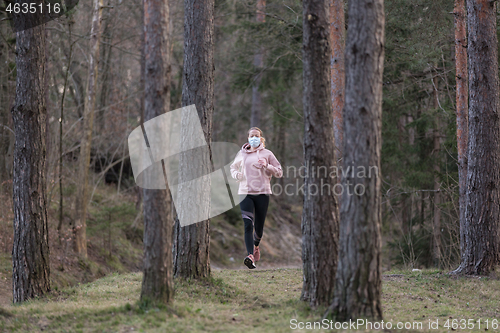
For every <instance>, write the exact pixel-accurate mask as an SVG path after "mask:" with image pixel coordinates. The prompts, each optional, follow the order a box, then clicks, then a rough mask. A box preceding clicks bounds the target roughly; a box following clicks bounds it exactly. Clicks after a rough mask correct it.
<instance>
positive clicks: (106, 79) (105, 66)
mask: <svg viewBox="0 0 500 333" xmlns="http://www.w3.org/2000/svg"><path fill="white" fill-rule="evenodd" d="M110 5H111V3H110V2H109V1H108V6H110ZM112 17H113V16H112V15H111V12H110V10H109V9H108V12H107V15H106V19H105V24H104V29H103V32H102V36H103V38H106V39H107V41H108V44H107V45H106V44H104V45H103V47H102V52H101V59H102V68H101V70H102V80H101V89H100V95H99V111H98V112H97V114H96V122H97V124H96V125H97V126H96V133H97V134H102V133H104V130H105V124H106V116H105V115H106V111H105V109H104V108H105V107H106V104H107V101H108V98H109V85H110V74H109V72H110V68H111V55H112V53H113V52H112V51H113V48H112V47H111V43H112V42H113V33H114V31H113V30H112V29H111V19H112Z"/></svg>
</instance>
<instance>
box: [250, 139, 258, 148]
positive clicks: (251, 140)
mask: <svg viewBox="0 0 500 333" xmlns="http://www.w3.org/2000/svg"><path fill="white" fill-rule="evenodd" d="M248 143H249V144H250V146H252V147H253V148H256V147H258V146H259V145H260V138H259V137H256V136H252V137H251V138H248Z"/></svg>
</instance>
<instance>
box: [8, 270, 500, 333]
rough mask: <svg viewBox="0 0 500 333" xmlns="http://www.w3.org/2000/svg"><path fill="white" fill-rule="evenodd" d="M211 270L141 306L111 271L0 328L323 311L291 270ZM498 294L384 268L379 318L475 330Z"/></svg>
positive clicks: (493, 284)
mask: <svg viewBox="0 0 500 333" xmlns="http://www.w3.org/2000/svg"><path fill="white" fill-rule="evenodd" d="M212 275H213V276H212V278H210V279H207V280H205V281H183V280H176V281H175V300H174V302H173V304H171V305H169V306H167V307H162V308H149V309H148V308H144V307H141V306H140V304H139V295H140V289H141V278H142V276H141V274H140V273H131V274H122V275H119V274H112V275H110V276H107V277H104V278H102V279H99V280H96V281H94V282H92V283H88V284H82V285H77V286H74V287H71V288H66V289H63V290H62V291H59V292H54V293H53V294H51V295H49V296H47V297H46V298H45V299H38V300H31V301H28V302H25V303H23V304H22V305H16V306H14V305H11V306H7V307H5V308H4V309H3V312H0V332H3V331H6V332H11V331H13V332H14V331H15V332H25V331H35V332H36V331H40V330H42V329H43V330H44V332H45V331H49V332H129V331H132V329H133V331H139V332H207V331H208V332H289V331H291V329H290V320H291V319H293V318H295V319H297V320H298V321H305V322H307V321H318V320H320V319H321V316H322V314H323V311H324V309H319V310H311V309H310V308H309V306H308V305H307V304H305V303H303V302H301V301H300V300H299V297H300V293H301V288H302V272H301V270H299V269H271V270H258V269H257V270H214V271H213V272H212ZM499 298H500V282H499V281H498V280H496V279H488V278H450V277H448V276H446V275H445V274H443V273H441V272H439V271H437V270H429V271H422V272H408V271H398V272H389V275H387V274H386V275H385V276H384V280H383V296H382V302H383V303H382V304H383V312H384V322H392V323H393V325H396V323H397V322H411V323H413V322H421V323H422V324H423V329H421V330H415V331H418V332H423V331H426V332H427V331H430V330H429V329H428V323H429V319H430V320H433V321H436V320H439V330H433V332H445V331H449V330H448V329H446V328H445V327H444V324H445V322H446V320H448V319H449V320H450V324H451V323H452V322H451V321H452V320H453V319H456V320H457V321H458V323H460V320H461V319H474V320H478V319H481V320H482V323H483V324H482V325H483V326H482V327H481V330H479V329H477V324H476V329H475V330H473V331H478V332H479V331H482V332H483V331H484V325H485V324H484V321H485V320H486V319H489V321H490V323H491V320H493V319H495V318H496V319H498V318H500V309H499V308H500V302H498V299H499ZM2 313H6V314H7V315H5V316H2ZM490 325H491V324H490ZM458 330H460V329H458ZM299 331H300V330H299ZM302 331H307V330H302ZM315 331H316V332H318V331H321V330H315ZM403 331H408V330H403ZM461 331H463V332H468V331H470V330H469V329H465V330H461ZM489 331H495V329H493V328H492V327H491V326H490V329H489Z"/></svg>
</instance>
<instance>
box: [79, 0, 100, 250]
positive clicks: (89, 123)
mask: <svg viewBox="0 0 500 333" xmlns="http://www.w3.org/2000/svg"><path fill="white" fill-rule="evenodd" d="M102 6H103V0H94V5H93V15H92V29H91V31H90V50H91V51H90V56H89V73H88V80H87V89H86V90H87V93H86V95H85V104H84V111H83V136H82V140H81V143H80V159H79V161H78V162H79V166H78V183H77V192H76V201H75V225H74V227H73V233H74V238H75V243H74V244H75V252H76V253H78V254H79V255H81V256H82V257H83V258H87V222H86V219H87V205H88V200H89V198H88V192H89V188H88V186H89V185H88V182H89V165H90V148H91V144H92V129H93V124H94V108H95V100H96V87H97V73H98V65H99V44H100V38H101V23H102V22H101V21H102Z"/></svg>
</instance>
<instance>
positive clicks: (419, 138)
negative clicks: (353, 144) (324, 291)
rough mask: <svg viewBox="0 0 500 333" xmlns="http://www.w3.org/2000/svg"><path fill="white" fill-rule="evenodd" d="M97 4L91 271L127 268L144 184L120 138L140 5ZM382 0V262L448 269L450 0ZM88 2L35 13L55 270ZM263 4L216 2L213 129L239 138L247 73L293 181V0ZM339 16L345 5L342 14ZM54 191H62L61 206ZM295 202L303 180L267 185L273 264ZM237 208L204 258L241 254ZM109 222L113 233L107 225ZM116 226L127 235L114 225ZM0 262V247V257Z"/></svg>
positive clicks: (4, 70)
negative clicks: (61, 12)
mask: <svg viewBox="0 0 500 333" xmlns="http://www.w3.org/2000/svg"><path fill="white" fill-rule="evenodd" d="M105 4H106V7H105V8H104V10H103V23H102V27H103V30H102V37H101V47H100V60H99V68H98V71H99V75H98V85H97V97H96V109H95V120H94V127H93V139H92V148H91V167H92V170H93V171H94V172H92V173H91V175H90V184H91V187H90V188H91V190H90V193H91V196H92V199H91V202H92V208H91V209H90V211H89V214H90V218H89V221H88V226H89V231H88V233H89V239H90V244H91V245H89V253H90V256H91V257H93V258H100V259H99V260H100V261H104V262H106V265H105V266H103V267H105V268H102V267H101V266H99V263H97V264H93V263H89V262H87V263H80V268H83V270H84V271H88V272H90V273H91V275H95V274H97V273H100V274H104V273H105V272H106V271H107V270H111V271H112V270H118V271H120V270H125V269H137V268H138V265H140V256H141V244H142V234H141V210H142V209H141V200H142V199H141V191H140V190H138V188H137V186H135V182H134V180H133V175H132V170H131V167H130V162H129V159H128V148H127V137H128V135H129V133H130V131H131V130H132V129H134V128H136V127H137V126H139V125H140V121H141V112H142V109H141V99H142V98H143V97H142V96H143V90H144V88H143V81H142V80H141V61H142V58H141V45H142V44H141V36H142V34H141V32H142V18H143V13H142V4H141V2H137V1H132V0H116V1H107V3H106V1H105ZM182 10H183V6H182V2H172V5H171V18H172V20H173V25H174V29H173V31H174V34H173V36H172V38H173V40H172V44H171V47H172V50H173V59H172V86H171V109H172V110H173V109H176V108H179V107H181V91H182V68H183V63H182V61H183V60H182V59H183V12H182ZM385 11H386V45H385V64H384V80H383V82H384V86H383V89H384V90H383V130H382V138H383V145H382V155H381V156H382V170H381V174H382V177H383V178H382V179H383V183H382V195H383V201H382V209H383V224H382V228H383V229H382V232H383V234H382V235H383V245H384V247H383V249H384V250H383V263H384V266H383V268H384V269H391V267H392V266H399V267H409V268H423V267H439V268H453V267H456V266H457V264H458V263H459V256H460V245H459V222H458V221H459V205H458V168H457V157H456V156H457V143H456V115H455V74H454V73H455V68H454V48H455V44H454V26H453V14H452V13H451V12H452V11H453V1H449V0H448V1H444V0H386V1H385ZM91 12H92V8H91V4H90V3H89V2H87V1H80V3H79V4H78V5H77V6H76V8H75V9H73V10H72V11H70V13H69V14H68V15H65V16H63V17H61V18H59V19H56V20H54V21H51V22H49V23H48V24H47V25H46V33H47V51H46V53H47V55H48V58H47V71H46V78H45V79H46V84H47V86H48V87H49V89H48V92H47V106H48V117H47V128H48V131H47V137H48V140H47V172H48V173H47V177H48V179H47V184H48V185H47V186H48V189H47V193H48V198H47V199H48V207H49V233H50V237H51V239H52V238H53V239H54V240H53V242H54V244H57V242H56V240H57V241H58V242H59V243H58V244H59V245H57V246H56V247H52V248H51V255H53V256H57V262H58V264H57V267H58V268H59V271H60V272H63V271H64V269H65V265H69V264H68V262H70V259H67V257H71V254H70V252H69V251H70V248H71V247H70V246H69V245H64V244H66V243H69V242H70V241H71V240H70V236H69V235H70V233H65V230H66V229H68V230H69V225H70V223H72V219H73V218H72V214H73V210H74V203H73V202H74V196H75V188H76V181H77V171H76V166H77V160H78V156H79V148H80V142H81V138H82V137H83V128H82V121H81V120H82V115H83V105H84V98H85V82H86V78H87V72H88V66H89V63H88V59H89V52H90V45H89V35H90V28H91ZM265 13H266V15H265V20H264V22H257V21H256V19H255V18H256V4H255V2H253V1H236V0H229V1H222V0H216V1H215V55H214V58H215V109H214V115H213V117H214V118H213V119H214V121H213V125H214V126H213V133H212V140H213V141H219V142H220V141H226V142H233V143H236V144H238V145H241V144H243V143H244V142H245V141H246V131H247V130H248V128H249V127H250V116H251V112H250V110H251V108H252V91H253V87H254V85H255V82H258V83H259V84H258V91H259V92H260V96H261V98H262V104H261V120H260V124H259V125H258V126H259V127H260V128H261V129H262V130H263V132H264V136H265V138H266V146H267V147H269V149H271V150H272V151H273V152H274V153H275V155H276V157H277V158H278V160H279V161H280V162H281V164H282V166H283V169H284V171H285V172H284V177H283V179H273V182H275V181H279V182H281V184H282V185H286V184H299V186H300V184H301V182H302V179H300V178H299V177H298V176H294V174H293V172H292V173H288V174H287V171H286V170H287V167H292V166H295V168H298V167H300V166H301V165H303V147H302V142H303V140H302V139H303V132H304V123H303V115H302V114H303V112H302V2H301V1H293V0H290V1H286V2H284V1H267V3H266V7H265ZM2 17H4V16H2ZM348 24H349V17H348V16H347V11H346V27H347V26H348ZM0 33H1V39H0V68H1V70H0V124H1V126H0V183H1V190H2V198H4V199H3V203H2V224H1V225H0V251H1V252H2V258H4V259H6V258H7V257H8V256H9V255H10V251H11V248H12V237H11V235H12V218H11V216H12V212H11V210H12V202H11V201H10V200H12V195H11V193H12V156H13V147H14V136H13V131H12V128H13V127H12V119H11V113H10V109H11V107H12V106H13V101H14V97H15V82H16V81H15V80H16V67H15V54H14V47H15V39H14V35H13V33H12V30H11V28H10V26H9V24H8V23H7V21H5V20H4V21H1V22H0ZM258 52H260V53H261V54H262V55H263V63H262V66H260V65H258V64H257V65H254V55H255V54H256V53H258ZM258 74H260V75H261V79H260V80H259V81H257V80H256V77H257V75H258ZM66 77H67V78H68V79H67V80H66ZM63 100H64V105H62V101H63ZM61 112H63V114H64V116H63V121H62V137H61V135H60V132H59V119H60V118H61ZM60 141H61V143H62V150H63V152H64V153H63V156H64V159H63V169H62V184H63V193H62V196H60V194H61V193H60V191H59V186H58V184H59V144H60ZM346 149H348V147H347V148H346ZM61 197H63V198H64V201H63V210H62V211H63V216H62V218H60V216H59V204H60V198H61ZM302 202H303V198H302V197H301V195H300V192H299V194H298V195H293V196H287V195H285V194H284V193H283V194H281V195H276V196H275V197H274V198H273V202H272V203H271V208H270V212H272V211H273V210H274V211H275V214H274V215H271V220H272V222H269V223H271V224H270V227H271V228H270V235H269V237H268V244H269V245H268V246H269V248H271V247H272V245H271V243H273V241H272V240H276V241H277V242H278V243H280V242H281V243H284V244H282V246H281V247H280V245H278V246H276V249H275V250H276V251H275V252H274V256H273V258H274V260H275V262H276V263H279V262H281V263H283V262H282V261H280V257H281V256H282V255H283V253H284V251H285V250H284V249H285V248H287V246H289V245H290V244H292V245H293V249H294V255H295V256H294V257H293V260H291V261H288V262H284V263H285V264H297V263H298V261H300V213H301V209H302V207H301V205H302ZM239 220H240V216H239V210H236V209H233V210H232V211H229V212H227V213H225V214H223V215H221V216H219V217H218V219H214V222H213V227H212V229H211V248H212V249H213V250H211V260H212V263H213V264H214V265H216V266H217V265H219V266H230V265H231V264H232V262H233V261H234V258H233V255H239V256H241V254H239V253H238V252H237V251H236V250H235V251H232V252H230V253H229V255H228V252H229V251H228V249H232V250H234V249H240V248H241V249H242V248H243V247H242V243H241V240H240V241H239V242H240V243H238V241H236V239H238V238H240V239H241V234H242V232H243V228H242V227H243V225H242V222H240V221H239ZM284 228H286V230H287V233H286V234H285V235H286V236H287V237H288V236H289V237H288V238H287V239H284V238H286V237H284V234H283V230H284ZM58 229H60V230H61V231H60V233H58V232H57V230H58ZM117 230H119V231H120V232H119V233H115V231H117ZM228 230H229V231H228ZM273 232H274V236H273ZM122 233H123V235H124V237H123V238H120V237H119V234H122ZM235 233H236V236H238V237H235ZM238 233H239V234H238ZM58 236H59V237H58ZM266 237H267V236H266ZM58 238H59V239H58ZM280 238H281V239H280ZM233 242H235V243H234V244H233ZM287 244H288V245H287ZM436 248H438V249H436ZM237 258H238V259H237V260H236V261H237V262H239V261H240V260H239V257H237ZM65 260H68V261H65ZM99 260H98V262H99ZM294 260H295V261H294ZM9 264H10V261H7V260H6V264H5V267H7V266H8V265H9ZM92 265H97V266H95V267H94V266H92ZM66 267H67V266H66ZM76 267H78V265H76ZM101 270H102V271H101ZM53 272H54V270H53ZM56 274H58V273H56ZM59 274H62V273H59ZM97 275H99V274H97ZM61 276H62V275H61ZM61 276H59V279H62V277H61ZM56 279H58V277H56Z"/></svg>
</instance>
